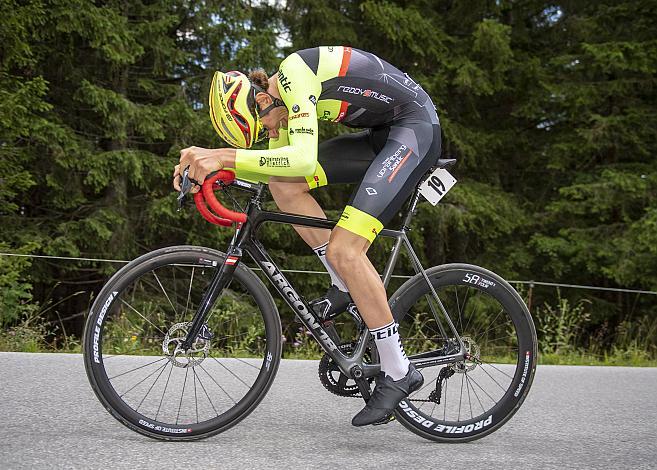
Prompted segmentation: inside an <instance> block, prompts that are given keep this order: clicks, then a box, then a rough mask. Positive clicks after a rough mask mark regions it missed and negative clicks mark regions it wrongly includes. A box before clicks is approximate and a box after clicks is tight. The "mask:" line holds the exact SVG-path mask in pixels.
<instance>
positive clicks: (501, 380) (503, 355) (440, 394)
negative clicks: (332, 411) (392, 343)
mask: <svg viewBox="0 0 657 470" xmlns="http://www.w3.org/2000/svg"><path fill="white" fill-rule="evenodd" d="M427 275H428V277H429V279H430V280H431V284H432V285H433V287H434V289H435V291H436V294H437V295H438V298H439V299H440V304H442V306H443V307H444V309H445V311H446V312H447V314H448V315H449V317H450V319H451V321H452V323H453V325H454V326H455V328H456V330H457V332H458V334H459V336H460V338H461V340H462V342H463V345H464V347H465V349H466V353H467V354H466V359H465V360H463V361H460V362H454V363H451V364H441V365H432V364H431V363H430V362H429V361H427V360H426V359H427V357H439V356H444V355H448V354H453V353H456V352H458V350H459V345H458V341H457V340H456V338H455V335H454V334H453V333H452V331H451V329H450V328H449V325H448V323H447V322H446V320H445V318H444V314H443V313H442V309H441V308H440V304H439V303H438V302H437V301H436V300H435V298H434V297H433V294H432V292H431V289H430V288H429V285H428V283H427V282H426V280H425V279H424V277H423V276H422V275H421V274H418V275H417V276H414V277H413V278H411V279H409V280H408V281H407V282H405V283H404V284H403V285H402V286H401V287H400V288H399V289H398V290H397V292H395V293H394V294H393V295H392V297H391V299H390V306H391V309H392V312H393V316H394V318H395V320H396V321H397V323H399V334H400V337H401V338H402V342H403V345H404V350H405V352H406V354H407V355H408V357H409V359H410V360H411V361H414V359H415V360H416V361H418V360H423V362H424V367H422V368H421V369H420V372H421V373H422V374H423V375H424V379H425V380H424V386H423V387H422V388H421V389H420V390H417V391H416V392H414V393H412V394H411V395H410V396H409V397H408V398H407V399H405V400H402V402H401V403H400V404H399V407H398V408H397V411H396V416H397V418H398V420H399V421H400V423H401V424H402V425H404V426H405V427H407V428H408V429H410V430H411V431H413V432H414V433H416V434H419V435H421V436H422V437H425V438H427V439H431V440H434V441H442V442H459V441H470V440H473V439H478V438H480V437H483V436H485V435H487V434H490V433H491V432H493V431H495V430H496V429H498V428H499V427H500V426H502V425H503V424H504V423H505V422H506V421H507V420H509V419H510V418H511V416H513V414H514V413H515V412H516V411H517V410H518V408H519V407H520V405H521V404H522V402H523V401H524V399H525V397H526V396H527V393H528V392H529V388H530V387H531V384H532V380H533V378H534V372H535V369H536V359H537V358H536V355H537V348H538V347H537V340H536V330H535V328H534V322H533V321H532V318H531V315H530V314H529V311H528V310H527V306H526V305H525V303H524V302H523V300H522V299H521V297H520V296H519V295H518V293H517V292H516V291H515V289H513V287H511V285H509V283H507V282H506V281H505V280H504V279H502V278H501V277H500V276H498V275H497V274H495V273H493V272H491V271H488V270H486V269H483V268H480V267H478V266H472V265H467V264H449V265H444V266H436V267H434V268H430V269H428V270H427Z"/></svg>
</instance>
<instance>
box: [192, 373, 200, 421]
mask: <svg viewBox="0 0 657 470" xmlns="http://www.w3.org/2000/svg"><path fill="white" fill-rule="evenodd" d="M193 371H194V368H193V367H192V372H193ZM194 404H195V405H196V422H197V423H198V422H199V421H198V396H197V395H196V373H195V372H194Z"/></svg>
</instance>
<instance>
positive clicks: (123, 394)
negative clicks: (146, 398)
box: [119, 364, 167, 398]
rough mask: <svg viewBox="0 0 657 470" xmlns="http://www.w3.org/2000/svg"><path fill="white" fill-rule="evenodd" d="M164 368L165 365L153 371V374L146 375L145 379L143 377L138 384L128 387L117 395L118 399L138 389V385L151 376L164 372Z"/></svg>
mask: <svg viewBox="0 0 657 470" xmlns="http://www.w3.org/2000/svg"><path fill="white" fill-rule="evenodd" d="M166 366H167V365H166V364H164V365H163V366H162V367H160V368H158V369H155V370H154V371H153V372H151V373H150V374H148V375H147V376H146V377H144V378H143V379H141V380H140V381H139V382H137V383H136V384H134V385H133V386H132V387H130V388H129V389H128V390H126V391H125V392H123V393H122V394H121V395H119V397H121V398H123V397H124V396H125V395H127V394H128V393H130V392H131V391H132V390H133V389H135V388H136V387H138V386H139V385H141V384H142V383H144V382H145V381H146V380H148V378H149V377H152V376H153V375H155V374H156V373H157V371H158V370H164V368H165V367H166Z"/></svg>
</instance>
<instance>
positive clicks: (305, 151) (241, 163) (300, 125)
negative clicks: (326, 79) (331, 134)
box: [235, 54, 322, 176]
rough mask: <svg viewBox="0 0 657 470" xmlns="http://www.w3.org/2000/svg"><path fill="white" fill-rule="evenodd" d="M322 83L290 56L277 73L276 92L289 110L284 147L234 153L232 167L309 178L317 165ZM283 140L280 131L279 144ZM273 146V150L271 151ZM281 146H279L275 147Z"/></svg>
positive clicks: (295, 56) (300, 59) (294, 56)
mask: <svg viewBox="0 0 657 470" xmlns="http://www.w3.org/2000/svg"><path fill="white" fill-rule="evenodd" d="M321 89H322V87H321V83H320V81H319V79H318V78H317V76H316V75H315V74H314V73H313V72H312V70H310V68H309V67H308V66H307V65H306V63H305V62H304V61H303V59H302V58H301V57H300V56H299V55H297V54H292V55H290V56H289V57H288V58H286V59H285V60H284V61H283V62H282V63H281V67H280V70H279V74H278V90H279V92H280V94H281V98H282V99H283V102H284V103H285V105H286V106H287V109H288V110H289V118H288V131H287V139H288V143H287V145H282V144H283V142H273V143H270V148H269V150H243V149H239V150H237V154H236V158H235V167H236V168H237V170H238V171H240V170H244V171H248V172H254V173H265V174H268V175H271V176H309V175H311V174H313V172H314V171H315V167H316V164H317V134H318V125H317V113H316V110H315V104H314V103H313V102H312V101H311V99H310V96H314V97H315V98H314V99H315V101H316V99H317V98H318V97H319V95H320V93H321ZM282 138H283V132H281V137H279V139H278V140H279V141H280V140H281V139H282ZM272 144H273V145H274V146H276V147H274V148H272ZM278 145H281V146H278Z"/></svg>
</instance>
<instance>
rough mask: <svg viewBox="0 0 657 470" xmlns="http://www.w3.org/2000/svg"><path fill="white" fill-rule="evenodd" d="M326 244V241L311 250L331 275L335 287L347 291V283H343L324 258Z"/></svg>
mask: <svg viewBox="0 0 657 470" xmlns="http://www.w3.org/2000/svg"><path fill="white" fill-rule="evenodd" d="M327 246H328V242H326V243H324V244H323V245H320V246H318V247H317V248H313V251H314V252H315V254H316V255H317V257H318V258H319V260H320V261H321V262H322V264H323V265H324V267H325V268H326V270H327V271H328V273H329V275H330V276H331V282H332V283H333V285H334V286H335V287H337V288H338V289H340V290H341V291H342V292H349V289H348V288H347V285H346V284H345V283H344V281H343V280H342V278H341V277H340V276H339V275H338V273H336V272H335V270H334V269H333V266H331V264H330V263H329V262H328V260H327V259H326V247H327Z"/></svg>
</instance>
